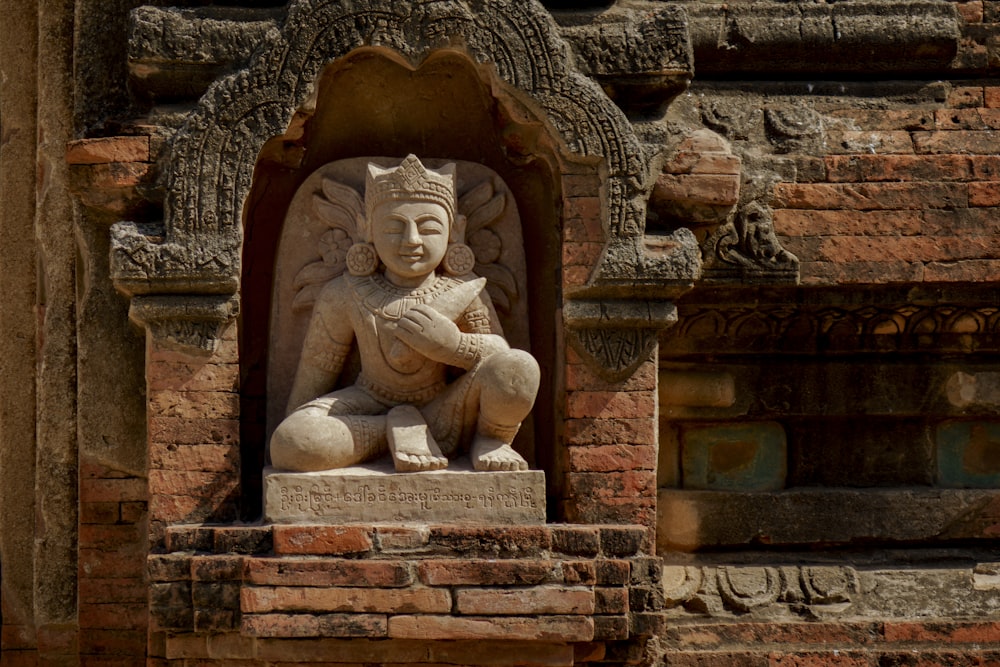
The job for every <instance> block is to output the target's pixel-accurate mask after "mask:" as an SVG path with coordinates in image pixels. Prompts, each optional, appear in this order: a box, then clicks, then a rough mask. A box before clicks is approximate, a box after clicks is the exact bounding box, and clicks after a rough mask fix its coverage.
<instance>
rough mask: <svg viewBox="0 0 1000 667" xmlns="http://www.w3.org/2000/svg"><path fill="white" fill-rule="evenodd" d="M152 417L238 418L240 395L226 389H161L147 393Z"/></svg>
mask: <svg viewBox="0 0 1000 667" xmlns="http://www.w3.org/2000/svg"><path fill="white" fill-rule="evenodd" d="M148 409H149V414H150V416H152V417H180V418H184V419H238V418H239V416H240V397H239V395H238V394H235V393H232V392H227V391H174V390H170V389H163V390H160V391H153V392H150V394H149V408H148Z"/></svg>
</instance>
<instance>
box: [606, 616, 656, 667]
mask: <svg viewBox="0 0 1000 667" xmlns="http://www.w3.org/2000/svg"><path fill="white" fill-rule="evenodd" d="M628 635H629V629H628V616H595V617H594V639H599V640H602V641H614V640H616V639H628ZM670 664H673V662H671V663H670Z"/></svg>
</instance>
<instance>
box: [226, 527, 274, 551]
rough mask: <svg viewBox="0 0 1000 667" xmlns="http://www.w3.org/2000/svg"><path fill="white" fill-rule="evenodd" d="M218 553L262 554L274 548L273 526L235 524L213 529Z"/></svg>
mask: <svg viewBox="0 0 1000 667" xmlns="http://www.w3.org/2000/svg"><path fill="white" fill-rule="evenodd" d="M212 534H213V538H214V539H213V548H214V550H215V553H217V554H225V553H234V554H260V553H268V552H270V551H271V550H272V548H273V536H272V534H271V526H235V527H232V528H230V527H218V528H213V529H212Z"/></svg>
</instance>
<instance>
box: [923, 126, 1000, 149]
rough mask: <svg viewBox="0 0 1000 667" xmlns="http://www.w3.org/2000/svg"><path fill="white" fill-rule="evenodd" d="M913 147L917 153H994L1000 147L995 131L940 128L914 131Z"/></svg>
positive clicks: (999, 139) (999, 138)
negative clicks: (937, 130) (933, 130)
mask: <svg viewBox="0 0 1000 667" xmlns="http://www.w3.org/2000/svg"><path fill="white" fill-rule="evenodd" d="M913 148H914V150H915V151H916V152H917V153H971V154H973V155H994V154H996V153H997V152H998V149H1000V137H997V136H996V132H992V131H989V130H986V131H973V130H942V131H939V132H914V133H913Z"/></svg>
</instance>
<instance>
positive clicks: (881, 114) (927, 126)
mask: <svg viewBox="0 0 1000 667" xmlns="http://www.w3.org/2000/svg"><path fill="white" fill-rule="evenodd" d="M828 115H830V116H833V117H835V118H847V119H849V120H850V121H853V124H854V125H856V126H857V127H858V128H859V129H861V130H932V129H934V114H933V112H931V111H929V110H926V109H913V110H910V109H858V108H852V109H836V110H833V111H831V112H829V114H828Z"/></svg>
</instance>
